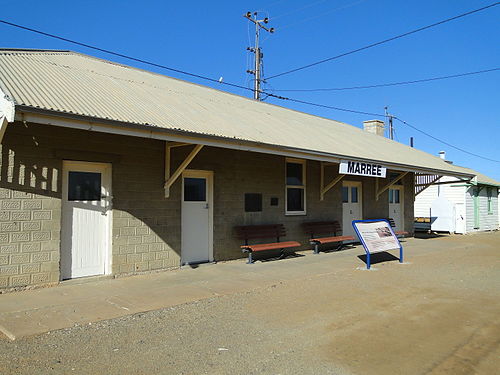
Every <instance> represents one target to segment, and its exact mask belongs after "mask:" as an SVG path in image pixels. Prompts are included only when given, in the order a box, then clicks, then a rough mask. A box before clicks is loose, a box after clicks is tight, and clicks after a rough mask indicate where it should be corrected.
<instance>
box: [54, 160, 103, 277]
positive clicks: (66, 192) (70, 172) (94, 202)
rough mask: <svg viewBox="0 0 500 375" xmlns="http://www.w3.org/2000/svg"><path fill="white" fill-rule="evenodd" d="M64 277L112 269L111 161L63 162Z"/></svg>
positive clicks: (62, 260)
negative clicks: (110, 267) (107, 162)
mask: <svg viewBox="0 0 500 375" xmlns="http://www.w3.org/2000/svg"><path fill="white" fill-rule="evenodd" d="M62 194H63V196H62V225H61V278H62V279H63V280H64V279H71V278H76V277H84V276H94V275H102V274H105V273H109V260H110V244H111V241H110V215H111V165H110V164H102V163H85V162H70V161H65V162H64V163H63V191H62Z"/></svg>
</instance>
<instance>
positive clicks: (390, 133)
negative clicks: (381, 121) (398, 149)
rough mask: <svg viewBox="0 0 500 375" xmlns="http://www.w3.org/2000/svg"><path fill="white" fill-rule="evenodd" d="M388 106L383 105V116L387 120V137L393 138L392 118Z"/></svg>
mask: <svg viewBox="0 0 500 375" xmlns="http://www.w3.org/2000/svg"><path fill="white" fill-rule="evenodd" d="M388 108H389V107H387V106H386V107H384V109H385V117H386V118H387V119H388V120H389V139H394V127H393V125H392V119H393V118H394V116H393V115H391V114H390V113H389V112H388V111H387V110H388Z"/></svg>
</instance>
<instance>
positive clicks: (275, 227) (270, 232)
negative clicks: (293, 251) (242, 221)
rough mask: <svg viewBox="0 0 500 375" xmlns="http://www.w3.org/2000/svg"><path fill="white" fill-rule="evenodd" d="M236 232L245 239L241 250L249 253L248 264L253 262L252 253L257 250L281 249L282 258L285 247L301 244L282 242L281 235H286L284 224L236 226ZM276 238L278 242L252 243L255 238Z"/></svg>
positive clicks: (241, 238) (240, 237)
mask: <svg viewBox="0 0 500 375" xmlns="http://www.w3.org/2000/svg"><path fill="white" fill-rule="evenodd" d="M235 229H236V234H237V236H238V238H239V239H240V240H243V241H244V243H245V244H244V245H242V246H241V251H243V252H244V253H248V262H247V264H252V263H253V259H252V254H253V253H254V252H256V251H265V250H281V256H280V257H281V258H282V257H283V256H284V255H285V249H287V248H291V247H299V246H301V244H300V243H299V242H297V241H286V242H280V237H284V236H286V230H285V226H284V225H283V224H268V225H244V226H238V227H235ZM271 238H272V239H275V240H276V242H268V243H260V244H255V245H250V244H249V242H253V240H264V239H271Z"/></svg>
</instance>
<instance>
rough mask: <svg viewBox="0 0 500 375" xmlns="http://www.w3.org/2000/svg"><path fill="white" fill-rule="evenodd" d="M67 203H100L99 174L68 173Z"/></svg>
mask: <svg viewBox="0 0 500 375" xmlns="http://www.w3.org/2000/svg"><path fill="white" fill-rule="evenodd" d="M68 200H69V201H100V200H101V174H100V173H95V172H69V176H68Z"/></svg>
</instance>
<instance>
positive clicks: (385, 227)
mask: <svg viewBox="0 0 500 375" xmlns="http://www.w3.org/2000/svg"><path fill="white" fill-rule="evenodd" d="M352 226H353V228H354V230H355V232H356V234H357V235H358V237H359V240H360V241H361V244H362V245H363V247H364V248H365V252H366V269H368V270H369V269H370V265H371V264H370V255H371V254H373V253H379V252H382V251H387V250H394V249H399V263H403V246H401V243H400V242H399V240H398V237H397V236H396V234H395V233H394V231H393V230H392V227H391V224H390V223H389V221H387V220H386V219H375V220H353V221H352Z"/></svg>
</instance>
